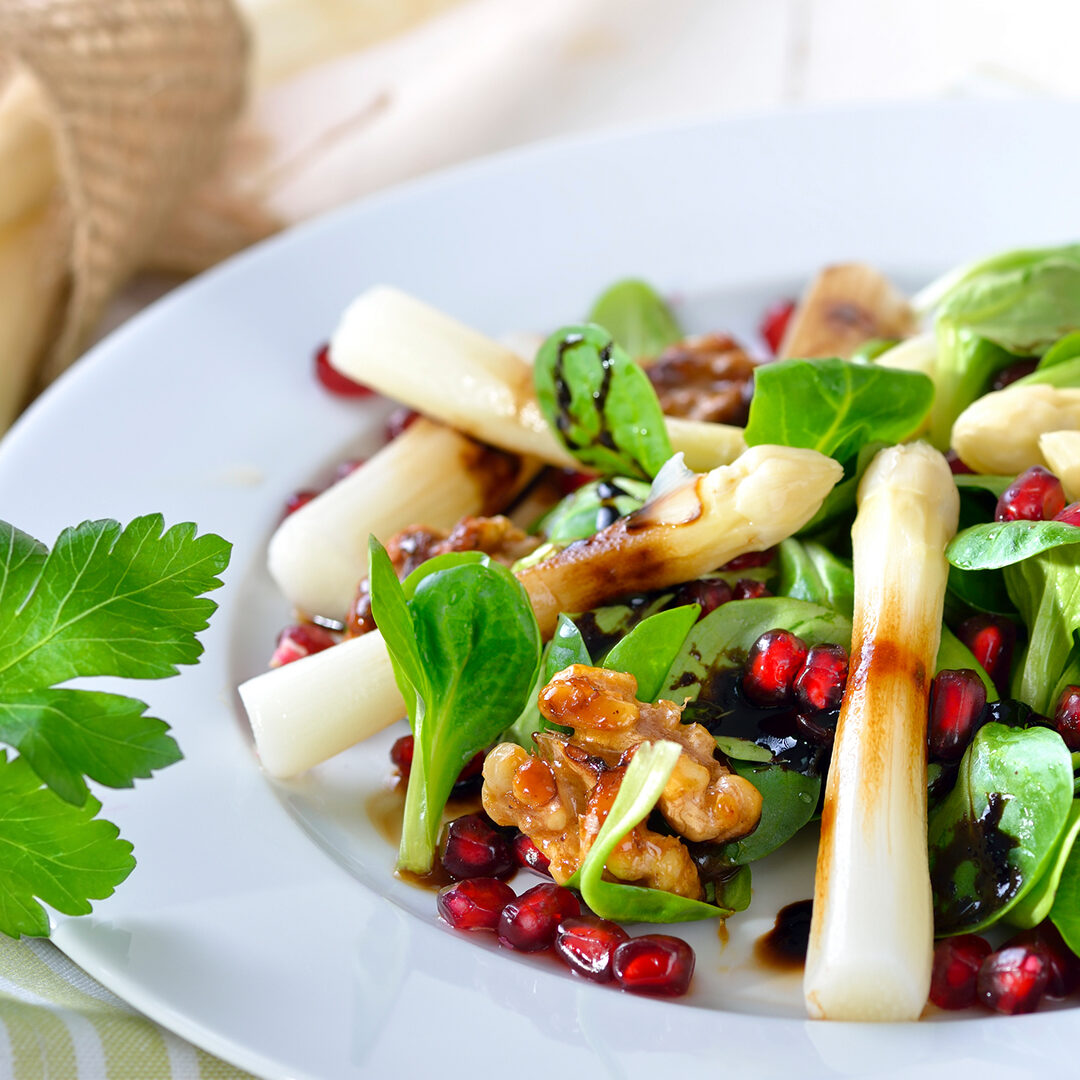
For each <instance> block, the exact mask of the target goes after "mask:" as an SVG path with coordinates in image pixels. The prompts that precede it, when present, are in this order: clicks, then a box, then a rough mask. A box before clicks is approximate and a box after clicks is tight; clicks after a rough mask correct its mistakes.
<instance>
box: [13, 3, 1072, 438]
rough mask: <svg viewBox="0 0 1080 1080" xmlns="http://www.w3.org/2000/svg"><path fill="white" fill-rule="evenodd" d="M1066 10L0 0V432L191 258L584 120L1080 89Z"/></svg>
mask: <svg viewBox="0 0 1080 1080" xmlns="http://www.w3.org/2000/svg"><path fill="white" fill-rule="evenodd" d="M1078 31H1080V5H1076V4H1074V3H1071V2H1070V0H1027V2H1026V3H1024V4H1022V5H1020V4H1016V3H1013V2H1009V0H875V2H874V3H866V2H865V0H544V2H543V3H531V4H528V3H522V2H520V0H123V2H122V3H111V2H106V0H33V2H31V0H0V78H2V80H3V83H2V85H3V91H2V95H0V356H3V357H4V358H5V359H4V363H3V364H2V365H0V431H2V430H3V428H4V427H6V426H7V424H8V423H10V422H11V420H12V419H13V418H14V417H15V416H16V415H17V414H18V412H19V410H20V409H21V408H22V407H23V406H24V405H25V403H26V402H27V401H28V400H30V399H31V398H32V396H33V395H34V394H35V393H36V392H38V391H39V390H40V389H41V387H42V386H44V385H45V384H47V383H48V381H50V380H51V379H52V378H53V377H55V376H56V374H58V373H59V372H60V371H61V370H62V369H63V368H64V367H65V366H66V365H67V364H68V363H70V362H71V361H72V360H73V359H74V358H75V357H77V356H78V355H79V354H80V352H81V351H82V350H83V349H84V348H85V347H86V346H87V345H88V344H89V343H91V342H92V341H94V340H96V339H97V338H99V337H100V336H102V335H103V334H104V333H105V332H107V331H108V330H110V329H112V328H114V327H115V326H117V325H118V324H120V323H121V322H123V321H124V320H125V319H127V318H129V317H130V316H131V315H132V314H133V313H134V312H135V311H137V310H139V309H140V308H141V307H143V306H145V305H146V304H147V303H148V302H150V301H151V300H152V299H154V298H156V297H157V296H159V295H161V294H162V293H163V292H165V291H167V290H168V289H169V288H171V287H172V286H174V285H175V284H176V283H177V282H178V281H180V280H182V279H183V278H184V277H186V276H188V275H190V274H191V273H194V272H198V271H199V270H201V269H204V268H205V267H207V266H210V265H212V264H214V263H215V262H217V261H219V260H220V259H222V258H224V257H227V256H228V255H229V254H231V253H233V252H235V251H237V250H240V249H242V248H243V247H245V246H246V245H248V244H250V243H252V242H254V241H256V240H258V239H260V238H262V237H264V236H266V235H269V234H271V233H273V232H275V231H277V230H279V229H281V228H285V227H287V226H289V225H291V224H294V223H296V222H299V221H302V220H305V219H307V218H310V217H311V216H313V215H315V214H318V213H320V212H322V211H324V210H327V209H329V208H332V207H334V206H337V205H340V204H341V203H343V202H345V201H347V200H350V199H353V198H356V197H359V196H362V195H365V194H368V193H370V192H372V191H375V190H378V189H380V188H384V187H386V186H388V185H391V184H394V183H396V182H398V181H401V180H405V179H407V178H410V177H413V176H417V175H419V174H422V173H425V172H428V171H430V170H433V169H437V168H440V167H443V166H446V165H449V164H452V163H455V162H459V161H462V160H465V159H467V158H471V157H474V156H477V155H482V154H486V153H490V152H493V151H500V150H505V149H507V148H510V147H513V146H517V145H520V144H523V143H528V142H531V141H534V140H537V139H545V138H550V137H553V136H560V135H572V134H579V133H583V132H588V131H593V130H597V129H602V128H611V127H620V126H626V125H641V124H645V125H653V124H665V123H677V122H679V121H683V120H688V119H697V118H702V117H712V116H724V115H732V114H739V113H746V112H752V111H761V110H769V109H775V108H781V107H793V106H794V107H806V106H810V107H815V106H822V105H833V104H836V103H853V102H858V103H864V102H877V101H885V100H910V99H918V98H923V99H927V98H929V99H935V98H938V99H940V98H947V97H956V96H969V97H985V96H1037V95H1074V94H1076V93H1077V92H1078V91H1080V66H1078V65H1076V64H1075V62H1074V58H1073V56H1072V53H1073V48H1074V46H1073V42H1074V41H1075V40H1076V38H1077V32H1078ZM883 123H887V119H886V120H883ZM898 152H900V153H902V148H898ZM1052 152H1053V151H1052V148H1051V147H1048V148H1047V154H1048V156H1049V155H1051V154H1052ZM676 164H677V163H676ZM667 167H671V166H670V164H669V165H668V166H667ZM732 167H733V168H737V167H738V163H737V162H733V163H732ZM1033 167H1037V165H1036V164H1035V163H1033ZM661 182H662V179H661V176H660V175H659V173H658V183H661Z"/></svg>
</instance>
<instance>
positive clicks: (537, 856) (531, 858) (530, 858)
mask: <svg viewBox="0 0 1080 1080" xmlns="http://www.w3.org/2000/svg"><path fill="white" fill-rule="evenodd" d="M513 847H514V858H515V859H516V860H517V864H518V866H523V867H525V868H527V869H529V870H535V871H536V872H537V873H538V874H548V876H549V877H550V876H551V875H550V871H549V869H548V868H549V867H550V866H551V860H550V859H549V858H548V857H547V856H546V855H545V854H544V853H543V852H542V851H541V850H540V849H539V848H538V847H537V846H536V845H535V844H534V843H533V842H532V841H531V840H530V839H529V838H528V837H527V836H526V835H525V834H524V833H518V834H517V836H515V837H514V844H513Z"/></svg>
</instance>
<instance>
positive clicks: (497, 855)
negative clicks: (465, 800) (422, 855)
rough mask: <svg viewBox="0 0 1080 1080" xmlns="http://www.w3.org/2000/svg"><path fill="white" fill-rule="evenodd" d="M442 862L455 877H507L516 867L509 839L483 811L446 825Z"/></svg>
mask: <svg viewBox="0 0 1080 1080" xmlns="http://www.w3.org/2000/svg"><path fill="white" fill-rule="evenodd" d="M442 864H443V867H444V868H445V870H446V872H447V873H448V874H449V875H450V876H451V877H454V878H458V879H459V880H461V879H462V878H477V877H484V878H487V877H492V878H497V877H506V875H507V874H509V873H512V872H513V870H514V853H513V851H512V850H511V849H510V842H509V841H508V840H507V839H506V837H505V836H503V834H502V833H501V832H499V830H498V829H496V828H495V826H494V825H492V824H491V822H490V821H488V819H487V818H486V817H484V815H483V814H466V815H465V816H464V817H459V818H455V819H454V820H453V821H451V822H450V824H449V825H447V826H446V836H445V839H444V841H443V850H442Z"/></svg>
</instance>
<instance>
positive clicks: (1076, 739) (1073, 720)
mask: <svg viewBox="0 0 1080 1080" xmlns="http://www.w3.org/2000/svg"><path fill="white" fill-rule="evenodd" d="M1054 727H1055V728H1057V733H1058V734H1059V735H1060V736H1061V737H1062V738H1063V739H1064V740H1065V745H1066V746H1067V747H1068V748H1069V749H1070V750H1071V751H1072V752H1073V753H1074V754H1075V753H1076V751H1077V750H1080V686H1066V687H1065V689H1064V690H1063V691H1062V692H1061V697H1060V698H1059V699H1058V705H1057V708H1056V709H1055V710H1054Z"/></svg>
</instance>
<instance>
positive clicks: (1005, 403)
mask: <svg viewBox="0 0 1080 1080" xmlns="http://www.w3.org/2000/svg"><path fill="white" fill-rule="evenodd" d="M1077 430H1080V389H1075V388H1073V389H1068V388H1063V387H1058V386H1050V385H1047V384H1044V383H1034V384H1032V385H1028V386H1007V387H1006V388H1005V389H1004V390H995V391H994V392H993V393H990V394H986V395H984V396H983V397H981V398H979V399H978V400H976V401H973V402H972V403H971V404H970V405H969V406H968V407H967V408H966V409H965V410H964V411H963V412H962V413H961V414H960V415H959V416H958V417H957V419H956V423H955V424H953V429H952V445H953V449H954V450H955V451H956V452H957V454H959V455H960V460H961V461H963V462H964V463H965V464H967V465H968V466H970V467H971V468H972V469H974V470H975V471H976V472H981V473H998V474H1000V475H1002V476H1006V475H1010V474H1012V473H1018V472H1023V471H1024V469H1028V468H1030V467H1031V466H1032V465H1045V464H1046V461H1045V460H1044V458H1043V454H1042V452H1041V450H1040V449H1039V437H1040V436H1041V435H1044V434H1046V433H1047V432H1053V431H1077Z"/></svg>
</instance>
